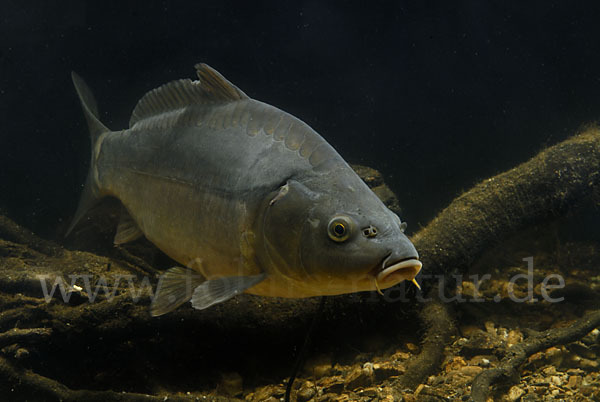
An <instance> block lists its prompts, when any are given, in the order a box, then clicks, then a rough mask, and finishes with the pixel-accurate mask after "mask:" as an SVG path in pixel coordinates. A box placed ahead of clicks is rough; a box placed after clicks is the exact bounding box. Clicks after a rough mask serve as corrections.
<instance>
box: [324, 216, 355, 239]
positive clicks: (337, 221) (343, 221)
mask: <svg viewBox="0 0 600 402" xmlns="http://www.w3.org/2000/svg"><path fill="white" fill-rule="evenodd" d="M351 228H352V221H350V219H349V218H348V217H345V216H336V217H334V218H333V219H332V220H331V221H329V226H328V230H327V232H328V234H329V238H330V239H331V240H333V241H336V242H339V243H341V242H343V241H346V240H348V238H349V237H350V232H351Z"/></svg>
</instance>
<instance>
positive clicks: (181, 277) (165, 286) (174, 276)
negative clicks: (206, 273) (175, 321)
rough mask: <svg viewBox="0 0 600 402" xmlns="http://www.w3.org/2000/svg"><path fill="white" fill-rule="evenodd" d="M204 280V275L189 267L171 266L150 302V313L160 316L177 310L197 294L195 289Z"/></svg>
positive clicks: (161, 278)
mask: <svg viewBox="0 0 600 402" xmlns="http://www.w3.org/2000/svg"><path fill="white" fill-rule="evenodd" d="M204 281H205V278H204V277H203V276H202V275H200V274H199V273H197V272H196V271H193V270H191V269H189V268H182V267H174V268H170V269H169V270H167V272H165V273H164V274H163V275H162V276H161V277H160V280H159V282H158V286H157V287H156V293H155V294H154V298H153V299H152V304H150V314H152V316H153V317H158V316H159V315H163V314H167V313H169V312H171V311H173V310H175V309H176V308H177V307H179V306H181V305H182V304H183V303H185V302H186V301H188V300H190V299H191V298H192V295H194V294H195V292H194V289H195V288H197V287H198V286H199V285H201V284H202V282H204Z"/></svg>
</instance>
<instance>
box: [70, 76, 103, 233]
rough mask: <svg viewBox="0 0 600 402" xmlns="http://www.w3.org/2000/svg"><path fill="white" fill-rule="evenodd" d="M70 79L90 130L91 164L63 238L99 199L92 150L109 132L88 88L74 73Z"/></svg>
mask: <svg viewBox="0 0 600 402" xmlns="http://www.w3.org/2000/svg"><path fill="white" fill-rule="evenodd" d="M71 78H72V79H73V85H74V86H75V90H76V91H77V95H79V100H80V101H81V107H82V109H83V114H84V115H85V119H86V120H87V124H88V128H89V130H90V137H91V140H92V144H91V145H92V163H91V166H90V170H89V172H88V175H87V179H86V180H85V185H84V186H83V193H82V194H81V199H80V200H79V206H78V207H77V211H76V212H75V216H74V217H73V220H72V221H71V225H70V226H69V229H68V230H67V233H66V234H65V237H66V236H68V235H69V233H71V231H72V230H73V228H74V227H75V225H77V223H78V222H79V221H80V220H81V218H83V216H84V215H85V214H86V212H87V211H88V210H89V209H90V208H91V207H92V206H94V204H95V203H96V202H97V201H98V199H99V198H100V195H99V189H98V185H97V183H96V181H95V179H94V175H93V171H94V163H95V161H94V148H95V146H96V143H97V142H98V139H99V138H100V135H102V134H103V133H106V132H110V130H109V129H108V128H107V127H106V126H105V125H104V124H102V123H101V122H100V120H99V119H98V106H97V104H96V100H95V99H94V95H92V91H91V90H90V88H89V87H88V86H87V85H86V83H85V82H84V81H83V79H82V78H81V77H80V76H79V75H77V74H76V73H75V72H71Z"/></svg>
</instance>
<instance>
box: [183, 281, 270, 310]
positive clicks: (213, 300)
mask: <svg viewBox="0 0 600 402" xmlns="http://www.w3.org/2000/svg"><path fill="white" fill-rule="evenodd" d="M265 278H266V274H264V273H263V274H260V275H253V276H227V277H223V278H216V279H211V280H209V281H206V282H204V283H202V284H201V285H200V286H198V287H197V288H196V290H194V295H193V296H192V307H194V308H195V309H198V310H203V309H205V308H208V307H210V306H212V305H214V304H217V303H222V302H224V301H226V300H229V299H231V298H232V297H234V296H236V295H238V294H240V293H242V292H244V291H245V290H246V289H249V288H251V287H252V286H254V285H256V284H257V283H259V282H262V281H263V280H264V279H265Z"/></svg>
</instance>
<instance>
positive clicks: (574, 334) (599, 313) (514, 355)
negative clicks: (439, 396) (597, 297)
mask: <svg viewBox="0 0 600 402" xmlns="http://www.w3.org/2000/svg"><path fill="white" fill-rule="evenodd" d="M598 327H600V310H596V311H592V312H590V313H587V314H586V315H585V316H584V317H582V318H581V319H580V320H578V321H577V322H575V323H574V324H572V325H571V326H570V327H568V328H556V329H549V330H547V331H543V332H541V333H537V334H536V335H534V336H532V337H530V338H529V339H528V340H527V341H526V342H522V343H519V344H516V345H513V346H511V347H510V348H509V349H508V351H507V353H506V356H504V358H503V359H502V360H501V361H500V364H499V365H498V367H495V368H492V369H487V370H485V371H483V372H481V373H479V374H478V375H477V377H475V379H474V380H473V384H472V385H471V400H472V401H474V402H485V401H486V400H487V395H488V392H489V388H490V386H491V385H492V384H493V383H494V382H496V381H498V380H500V379H502V378H504V379H509V380H514V379H515V378H518V377H519V374H518V372H517V369H518V367H519V366H521V365H522V364H523V363H524V362H525V361H526V360H527V358H528V357H529V356H531V355H533V354H534V353H537V352H540V351H542V350H544V349H547V348H549V347H552V346H555V345H559V344H567V343H570V342H573V341H576V340H578V339H580V338H583V337H584V336H585V335H587V334H588V333H589V332H590V331H592V330H593V329H594V328H598Z"/></svg>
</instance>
